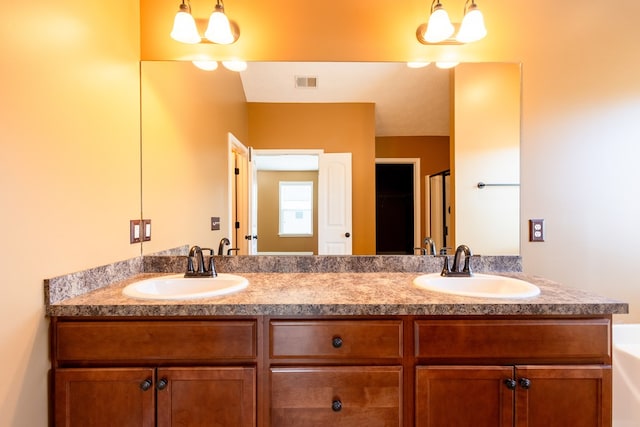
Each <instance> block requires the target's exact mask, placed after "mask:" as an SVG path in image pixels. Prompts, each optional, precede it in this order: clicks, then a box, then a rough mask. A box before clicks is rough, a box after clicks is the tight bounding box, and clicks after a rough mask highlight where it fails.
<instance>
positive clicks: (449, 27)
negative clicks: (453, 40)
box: [424, 0, 455, 43]
mask: <svg viewBox="0 0 640 427" xmlns="http://www.w3.org/2000/svg"><path fill="white" fill-rule="evenodd" d="M454 31H455V28H453V24H451V20H450V19H449V14H448V13H447V11H446V10H444V8H443V7H442V3H440V0H433V1H432V2H431V15H430V16H429V22H428V23H427V31H425V33H424V39H425V40H426V41H427V42H429V43H438V42H441V41H444V40H446V39H448V38H449V37H451V35H452V34H453V32H454Z"/></svg>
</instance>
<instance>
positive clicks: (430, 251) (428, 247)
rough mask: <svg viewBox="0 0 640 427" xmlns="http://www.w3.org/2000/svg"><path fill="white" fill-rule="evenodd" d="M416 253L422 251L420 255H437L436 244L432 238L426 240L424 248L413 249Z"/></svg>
mask: <svg viewBox="0 0 640 427" xmlns="http://www.w3.org/2000/svg"><path fill="white" fill-rule="evenodd" d="M413 250H414V251H420V255H435V254H436V242H434V241H433V239H432V238H431V237H425V238H424V248H413Z"/></svg>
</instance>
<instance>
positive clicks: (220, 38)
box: [204, 0, 235, 44]
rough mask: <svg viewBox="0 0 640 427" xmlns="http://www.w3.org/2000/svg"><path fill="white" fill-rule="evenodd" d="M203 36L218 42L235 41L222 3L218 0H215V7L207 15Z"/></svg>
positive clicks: (227, 42)
mask: <svg viewBox="0 0 640 427" xmlns="http://www.w3.org/2000/svg"><path fill="white" fill-rule="evenodd" d="M204 36H205V37H206V38H207V39H208V40H210V41H212V42H214V43H218V44H231V43H233V42H234V41H235V39H234V37H233V33H232V32H231V24H230V23H229V18H227V15H225V14H224V5H223V4H221V3H220V0H217V3H216V7H215V9H214V10H213V13H211V16H210V17H209V25H208V26H207V31H205V33H204Z"/></svg>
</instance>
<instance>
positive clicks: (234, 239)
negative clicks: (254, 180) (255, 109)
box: [219, 133, 253, 255]
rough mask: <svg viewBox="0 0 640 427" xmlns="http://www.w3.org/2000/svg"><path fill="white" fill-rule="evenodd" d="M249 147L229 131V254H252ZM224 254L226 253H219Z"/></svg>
mask: <svg viewBox="0 0 640 427" xmlns="http://www.w3.org/2000/svg"><path fill="white" fill-rule="evenodd" d="M250 173H251V170H250V167H249V149H248V148H247V147H246V146H245V145H244V144H242V142H241V141H240V140H239V139H238V138H236V137H235V136H234V135H233V134H232V133H229V187H230V188H229V192H228V194H229V206H228V208H229V218H231V220H230V221H229V224H228V232H227V236H229V239H230V240H231V249H230V251H231V252H229V255H231V254H233V252H235V254H236V255H249V254H251V244H250V243H251V242H253V239H252V235H251V221H250V216H249V212H250V209H249V205H250V203H251V199H250V194H251V189H250V183H251V181H250ZM219 255H224V254H219Z"/></svg>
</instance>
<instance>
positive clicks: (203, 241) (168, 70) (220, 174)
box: [142, 61, 248, 254]
mask: <svg viewBox="0 0 640 427" xmlns="http://www.w3.org/2000/svg"><path fill="white" fill-rule="evenodd" d="M142 82H143V85H142V124H143V126H142V140H143V144H142V206H143V216H144V217H145V218H151V220H152V239H151V241H150V242H144V244H143V246H144V252H145V254H150V253H154V252H157V251H161V250H165V249H169V248H173V247H176V246H180V245H185V244H186V245H199V246H202V247H213V248H217V247H218V243H219V241H220V239H221V238H223V237H228V238H231V237H232V236H229V235H228V234H229V233H228V227H229V223H230V221H231V219H230V218H229V212H228V209H229V202H228V197H229V195H228V189H227V182H228V170H229V167H228V165H227V163H228V154H227V153H228V151H229V148H228V132H231V133H233V135H235V136H236V137H237V138H238V139H239V140H240V141H242V142H244V143H245V145H247V144H248V142H247V139H248V136H247V107H246V102H245V98H244V91H243V89H242V84H241V82H240V76H239V75H238V74H237V73H234V72H231V71H227V70H225V69H224V68H223V67H220V69H218V70H216V71H213V72H206V71H202V70H199V69H197V68H196V67H194V66H193V65H192V64H191V63H190V62H166V61H164V62H143V63H142ZM176 83H177V84H176ZM194 94H197V96H194ZM212 216H217V217H220V221H221V227H220V228H221V229H220V231H211V225H210V224H211V222H210V221H211V217H212ZM232 243H233V242H232Z"/></svg>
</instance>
